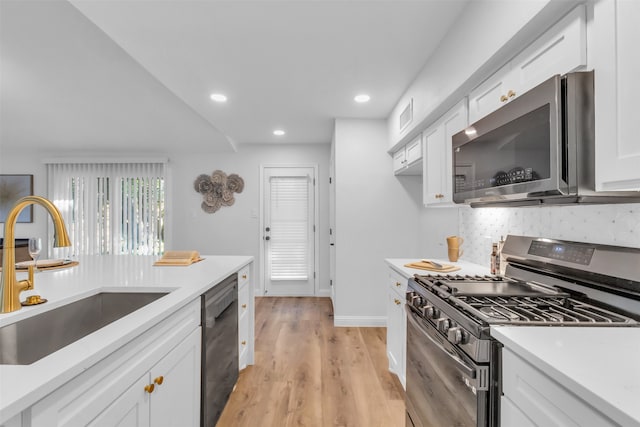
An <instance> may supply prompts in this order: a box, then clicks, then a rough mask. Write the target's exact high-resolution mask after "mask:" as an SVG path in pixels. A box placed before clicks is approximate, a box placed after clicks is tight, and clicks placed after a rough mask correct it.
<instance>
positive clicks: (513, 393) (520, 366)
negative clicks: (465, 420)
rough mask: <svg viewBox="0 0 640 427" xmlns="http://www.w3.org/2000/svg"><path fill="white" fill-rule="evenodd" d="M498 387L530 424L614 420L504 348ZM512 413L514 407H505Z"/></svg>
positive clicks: (603, 425) (553, 426) (564, 426)
mask: <svg viewBox="0 0 640 427" xmlns="http://www.w3.org/2000/svg"><path fill="white" fill-rule="evenodd" d="M502 388H503V393H504V397H505V398H507V399H509V400H510V403H512V404H513V406H515V407H517V408H518V409H519V412H522V413H523V414H526V417H527V418H528V419H529V420H531V421H532V423H533V424H534V425H538V426H545V427H568V426H576V427H577V426H581V427H587V426H593V427H596V426H598V427H607V426H615V425H617V424H614V423H612V421H611V420H610V419H609V418H608V417H606V416H605V415H604V414H602V413H601V412H599V411H597V410H596V409H595V408H593V407H592V406H590V405H589V404H588V403H586V402H585V401H584V400H582V399H581V398H580V397H578V396H577V395H575V394H574V393H573V392H571V390H568V389H566V388H565V387H563V386H562V385H561V384H559V383H557V382H556V381H555V380H553V379H552V378H550V377H548V376H547V375H545V373H544V372H542V371H540V370H538V369H537V368H535V367H534V366H533V365H531V364H529V363H528V362H526V361H525V360H524V359H522V358H520V357H519V356H518V355H516V354H515V353H514V352H512V351H510V350H509V349H508V348H503V350H502ZM506 409H507V411H510V412H511V413H510V414H505V416H511V415H514V413H515V412H516V411H514V408H510V407H507V408H506Z"/></svg>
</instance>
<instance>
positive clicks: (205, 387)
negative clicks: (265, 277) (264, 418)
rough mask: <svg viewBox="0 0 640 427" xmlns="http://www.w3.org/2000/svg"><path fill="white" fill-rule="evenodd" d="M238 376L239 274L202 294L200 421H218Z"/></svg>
mask: <svg viewBox="0 0 640 427" xmlns="http://www.w3.org/2000/svg"><path fill="white" fill-rule="evenodd" d="M237 380H238V275H237V274H233V275H231V276H229V277H227V278H226V279H225V280H223V281H222V282H221V283H219V284H217V285H216V286H214V287H213V288H212V289H211V290H209V291H208V292H206V293H205V294H204V295H202V378H201V396H200V399H201V400H200V425H202V426H205V427H213V426H215V425H216V422H217V421H218V418H220V414H222V410H223V409H224V406H225V405H226V403H227V400H228V398H229V395H230V394H231V392H232V391H233V387H234V386H235V384H236V381H237Z"/></svg>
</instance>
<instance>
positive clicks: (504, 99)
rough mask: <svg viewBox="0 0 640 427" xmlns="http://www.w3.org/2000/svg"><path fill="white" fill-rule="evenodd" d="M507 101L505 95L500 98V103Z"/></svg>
mask: <svg viewBox="0 0 640 427" xmlns="http://www.w3.org/2000/svg"><path fill="white" fill-rule="evenodd" d="M508 100H509V98H507V97H506V96H505V95H502V96H501V97H500V102H507V101H508Z"/></svg>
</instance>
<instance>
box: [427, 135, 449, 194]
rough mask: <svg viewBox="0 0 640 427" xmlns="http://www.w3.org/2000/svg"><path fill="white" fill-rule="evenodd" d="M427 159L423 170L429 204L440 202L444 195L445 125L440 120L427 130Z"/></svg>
mask: <svg viewBox="0 0 640 427" xmlns="http://www.w3.org/2000/svg"><path fill="white" fill-rule="evenodd" d="M425 135H426V136H425V138H424V145H425V155H424V157H425V159H424V165H425V166H424V167H425V169H424V172H423V174H424V175H423V176H424V178H423V180H424V182H423V188H424V200H423V201H424V204H425V205H427V206H429V205H433V204H436V203H440V199H442V198H443V197H444V194H443V191H444V190H443V185H442V184H443V183H442V176H443V174H444V172H443V169H444V168H445V165H444V162H445V158H446V155H445V152H444V149H445V145H444V126H443V125H442V123H440V122H438V123H436V124H435V126H433V127H431V128H429V129H428V130H427V131H426V132H425Z"/></svg>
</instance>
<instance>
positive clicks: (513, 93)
mask: <svg viewBox="0 0 640 427" xmlns="http://www.w3.org/2000/svg"><path fill="white" fill-rule="evenodd" d="M507 96H508V97H509V98H513V97H514V96H516V93H515V92H514V91H512V90H509V92H507Z"/></svg>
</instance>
